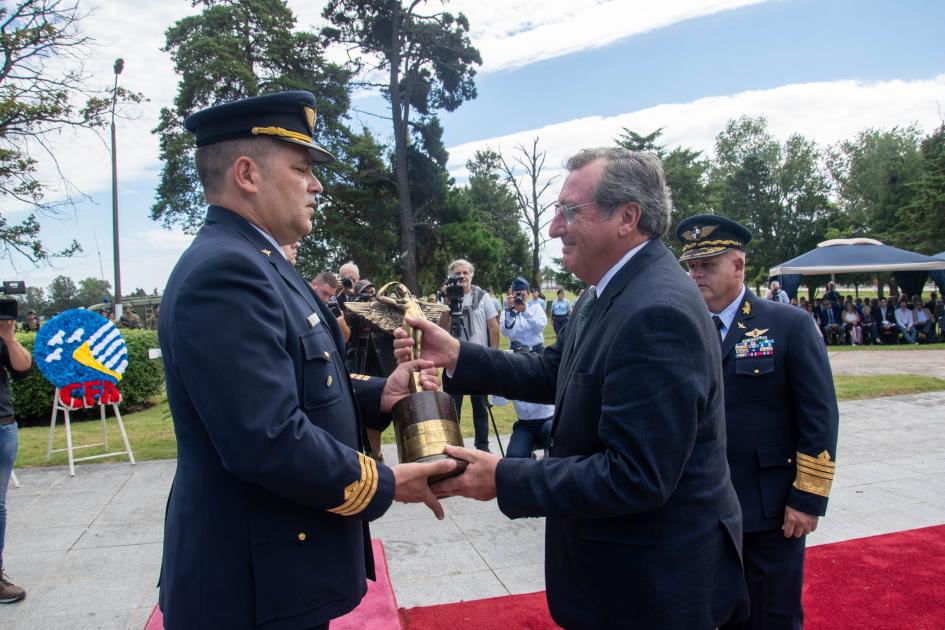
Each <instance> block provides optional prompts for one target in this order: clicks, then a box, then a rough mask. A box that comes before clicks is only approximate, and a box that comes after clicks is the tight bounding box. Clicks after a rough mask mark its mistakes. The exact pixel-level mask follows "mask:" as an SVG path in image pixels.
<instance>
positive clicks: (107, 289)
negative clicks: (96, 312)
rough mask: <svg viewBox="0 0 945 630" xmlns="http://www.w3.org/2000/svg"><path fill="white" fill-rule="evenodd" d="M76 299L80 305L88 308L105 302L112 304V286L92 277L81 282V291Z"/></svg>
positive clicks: (105, 281) (107, 282)
mask: <svg viewBox="0 0 945 630" xmlns="http://www.w3.org/2000/svg"><path fill="white" fill-rule="evenodd" d="M76 299H77V300H78V302H79V304H81V305H82V306H86V307H88V306H92V305H93V304H99V303H101V302H104V301H109V302H111V301H112V299H113V296H112V285H111V283H110V282H109V281H107V280H100V279H99V278H91V277H90V278H86V279H84V280H79V290H78V294H77V296H76Z"/></svg>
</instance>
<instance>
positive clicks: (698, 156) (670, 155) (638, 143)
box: [616, 127, 710, 256]
mask: <svg viewBox="0 0 945 630" xmlns="http://www.w3.org/2000/svg"><path fill="white" fill-rule="evenodd" d="M661 135H663V128H662V127H660V128H659V129H657V130H656V131H653V132H651V133H649V134H646V135H641V134H639V133H637V132H635V131H632V130H630V129H628V128H626V127H624V129H623V132H622V133H621V134H620V137H618V138H617V139H616V143H617V145H618V146H621V147H624V148H625V149H629V150H631V151H645V152H648V153H654V154H655V155H656V156H657V157H659V158H660V159H661V160H662V161H663V171H664V172H665V174H666V183H667V184H668V185H669V187H670V190H672V193H673V207H672V210H671V215H670V228H669V235H670V236H669V238H667V239H666V244H667V245H668V246H669V247H670V249H673V251H674V253H675V254H676V255H677V256H678V255H679V254H680V253H681V246H680V245H678V244H677V242H676V239H675V238H673V235H674V234H675V233H676V226H677V225H678V224H679V222H680V221H681V220H683V219H685V218H686V217H690V216H692V215H695V214H706V213H708V212H709V189H708V171H709V164H710V163H709V160H707V159H705V158H703V157H702V152H701V151H696V150H694V149H690V148H687V147H681V146H680V147H675V148H674V149H672V150H670V151H667V149H666V147H665V146H664V145H660V144H657V140H659V138H660V136H661Z"/></svg>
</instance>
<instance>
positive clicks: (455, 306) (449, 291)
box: [440, 276, 465, 317]
mask: <svg viewBox="0 0 945 630" xmlns="http://www.w3.org/2000/svg"><path fill="white" fill-rule="evenodd" d="M462 279H463V278H462V276H447V278H446V282H444V283H443V287H442V289H441V291H440V295H441V297H443V298H444V299H445V300H446V302H447V303H448V304H449V307H450V315H451V316H453V317H456V316H458V315H462V312H463V296H464V295H465V291H464V289H463V285H461V284H460V282H461V281H462Z"/></svg>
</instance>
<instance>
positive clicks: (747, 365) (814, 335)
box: [676, 215, 838, 629]
mask: <svg viewBox="0 0 945 630" xmlns="http://www.w3.org/2000/svg"><path fill="white" fill-rule="evenodd" d="M676 237H677V238H678V239H679V241H680V242H681V243H682V244H683V253H682V256H680V261H682V262H685V263H686V264H687V265H688V267H689V275H690V277H691V278H692V280H693V281H694V282H695V283H696V285H697V286H698V287H699V290H700V291H701V293H702V297H703V299H704V300H705V303H706V306H707V307H708V314H707V316H711V317H712V319H713V322H714V323H715V325H716V328H717V329H718V330H719V336H720V343H721V344H722V371H723V374H724V379H725V421H726V433H727V437H728V446H727V449H728V461H729V467H730V468H731V471H732V483H733V484H734V485H735V491H736V493H737V494H738V499H739V503H740V504H741V507H742V515H743V519H744V540H743V543H744V546H743V554H744V563H745V578H746V581H747V583H748V592H749V597H750V606H751V617H750V619H748V620H746V621H744V622H739V623H733V624H728V625H726V626H724V627H726V628H767V629H774V628H801V627H802V625H803V610H802V608H801V589H802V584H803V573H804V545H805V536H806V535H807V534H808V533H810V532H812V531H814V529H816V527H817V521H818V517H820V516H823V515H824V514H825V512H826V509H827V497H828V495H829V493H830V485H831V482H832V481H833V475H834V467H835V461H834V460H835V459H836V453H837V450H836V448H837V420H838V411H837V399H836V394H835V392H834V387H833V378H832V375H831V372H830V363H829V362H828V360H827V354H826V352H825V350H824V344H823V341H822V339H821V338H820V335H819V333H818V331H817V329H816V327H815V326H814V325H812V324H811V320H810V317H808V316H807V314H806V313H805V312H804V311H802V310H800V309H798V308H796V307H793V306H789V305H786V304H781V303H777V302H772V301H769V300H763V299H760V298H758V297H756V296H755V295H753V294H752V293H751V291H749V290H748V287H747V286H745V284H744V275H745V246H746V245H747V244H748V243H749V242H750V241H751V232H750V231H749V230H748V229H747V228H746V227H745V226H743V225H741V224H739V223H737V222H735V221H732V220H731V219H727V218H725V217H719V216H711V215H698V216H694V217H689V218H687V219H685V220H683V221H681V222H680V224H679V227H678V228H677V230H676Z"/></svg>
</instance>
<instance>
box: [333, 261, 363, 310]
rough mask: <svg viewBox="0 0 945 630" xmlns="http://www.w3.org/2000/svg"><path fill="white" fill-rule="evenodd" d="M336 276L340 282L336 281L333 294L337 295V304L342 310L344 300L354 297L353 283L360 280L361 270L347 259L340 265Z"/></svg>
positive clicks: (343, 308)
mask: <svg viewBox="0 0 945 630" xmlns="http://www.w3.org/2000/svg"><path fill="white" fill-rule="evenodd" d="M338 276H339V277H340V278H341V282H339V283H338V289H337V291H336V292H335V295H336V296H337V297H338V306H340V307H341V310H342V311H344V310H345V302H347V301H348V300H352V299H354V297H355V290H354V285H355V284H357V283H358V282H359V281H360V280H361V271H360V270H359V269H358V266H357V265H356V264H354V263H353V262H352V261H350V260H349V261H348V262H346V263H345V264H343V265H341V268H340V269H339V270H338Z"/></svg>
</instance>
